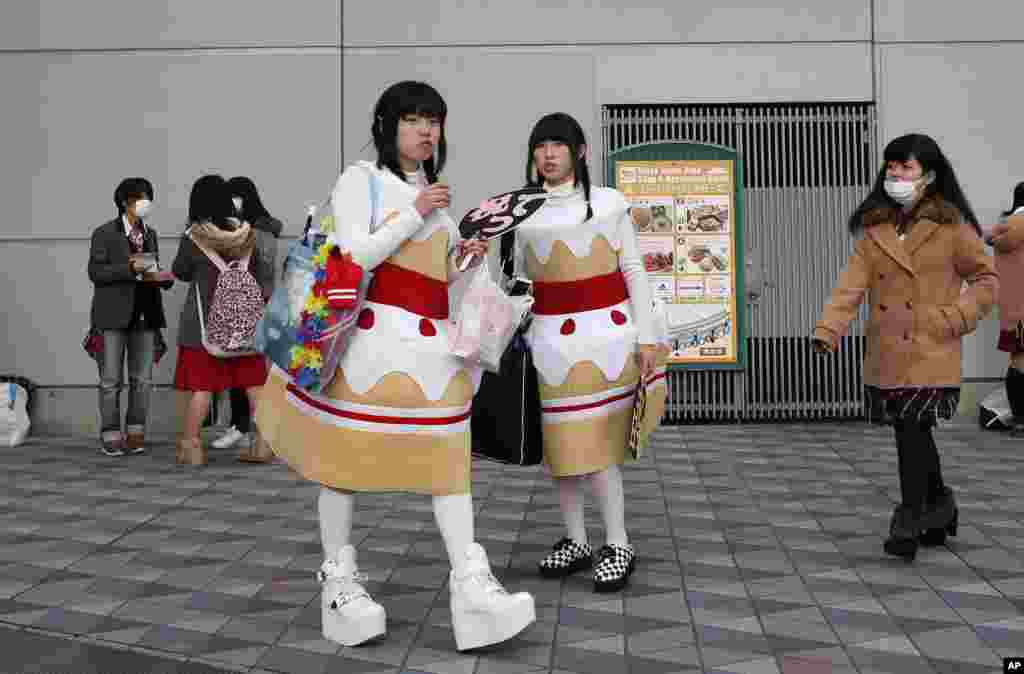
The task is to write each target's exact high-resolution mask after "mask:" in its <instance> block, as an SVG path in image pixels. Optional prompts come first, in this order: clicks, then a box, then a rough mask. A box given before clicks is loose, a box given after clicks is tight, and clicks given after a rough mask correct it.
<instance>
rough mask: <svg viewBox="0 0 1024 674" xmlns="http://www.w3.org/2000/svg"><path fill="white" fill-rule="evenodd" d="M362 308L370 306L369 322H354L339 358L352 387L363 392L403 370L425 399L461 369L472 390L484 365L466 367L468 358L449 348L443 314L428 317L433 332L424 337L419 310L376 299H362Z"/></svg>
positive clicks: (439, 391)
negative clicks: (361, 324)
mask: <svg viewBox="0 0 1024 674" xmlns="http://www.w3.org/2000/svg"><path fill="white" fill-rule="evenodd" d="M364 308H369V309H371V310H372V311H373V312H374V324H373V327H372V328H371V329H370V330H362V329H361V328H359V327H358V326H356V327H354V328H353V331H354V332H353V334H352V336H351V341H350V342H349V345H348V349H347V351H346V352H345V355H344V357H343V358H342V361H341V364H340V367H341V368H342V369H343V376H344V377H345V381H346V383H348V386H349V388H351V389H352V391H353V392H355V393H357V394H359V395H365V394H366V393H367V392H368V391H369V390H370V389H372V388H373V387H374V386H376V385H377V383H378V382H380V380H381V379H383V378H384V377H385V376H387V375H389V374H391V373H392V372H401V373H403V374H406V375H408V376H409V377H411V378H412V379H413V380H414V381H415V382H416V383H417V384H418V385H419V387H420V389H422V391H423V395H424V396H426V398H427V400H430V401H431V402H435V401H437V400H440V399H441V397H442V396H443V395H444V392H445V391H446V390H447V389H448V386H449V384H451V381H452V379H453V378H454V377H455V376H456V375H458V374H459V372H461V371H462V370H467V371H469V374H470V375H471V379H472V380H473V390H474V392H475V391H476V389H477V386H478V385H479V382H480V377H481V376H482V375H483V371H482V370H481V369H480V368H479V367H473V368H470V366H469V365H468V364H467V363H466V361H464V360H463V359H461V358H458V357H456V356H453V355H452V354H451V353H450V352H449V346H448V321H447V320H433V319H428V320H430V321H431V323H432V324H433V325H434V328H435V329H436V330H437V334H436V335H434V336H433V337H424V336H423V335H421V334H420V332H419V326H420V321H421V320H422V319H423V317H422V316H420V315H418V314H414V313H412V312H411V311H406V310H405V309H402V308H399V307H394V306H390V305H387V304H377V303H376V302H366V303H365V304H364Z"/></svg>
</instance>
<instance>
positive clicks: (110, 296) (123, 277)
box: [89, 178, 174, 456]
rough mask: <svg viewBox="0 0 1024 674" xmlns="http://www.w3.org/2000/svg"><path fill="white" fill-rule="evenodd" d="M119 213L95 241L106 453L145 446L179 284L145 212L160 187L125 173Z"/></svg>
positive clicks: (95, 323) (92, 261) (92, 267)
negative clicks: (124, 397) (163, 333)
mask: <svg viewBox="0 0 1024 674" xmlns="http://www.w3.org/2000/svg"><path fill="white" fill-rule="evenodd" d="M114 204H115V205H116V206H117V210H118V216H117V217H116V218H114V219H113V220H110V221H109V222H107V223H106V224H103V225H101V226H99V227H97V228H96V229H95V230H94V231H93V233H92V241H91V244H90V246H89V280H91V281H92V282H93V285H94V287H95V290H94V293H93V299H92V311H91V320H92V333H93V335H94V336H95V340H94V341H95V354H94V355H95V356H96V360H97V364H98V366H99V375H100V386H99V406H100V417H101V427H100V443H101V445H100V451H102V452H103V453H104V454H106V455H107V456H124V454H126V453H129V452H130V453H132V454H140V453H142V452H144V451H145V434H146V420H147V417H148V411H149V392H150V388H151V385H152V382H151V379H152V372H153V363H154V360H156V356H157V348H158V344H159V343H160V342H162V340H161V339H160V330H162V329H163V328H164V327H166V325H167V323H166V319H165V318H164V307H163V297H162V296H161V294H160V293H161V291H162V290H167V289H168V288H170V287H171V286H172V285H173V283H174V277H173V276H171V274H170V272H165V271H160V269H159V260H160V251H159V244H158V240H157V233H156V231H155V230H154V229H153V228H151V227H149V226H147V225H146V223H145V217H146V216H147V215H148V214H149V212H150V210H151V208H152V204H153V185H152V184H151V183H150V182H149V181H148V180H146V179H145V178H125V179H124V180H122V181H121V183H120V184H119V185H118V186H117V189H116V190H115V191H114ZM126 356H127V361H128V382H129V396H128V413H127V418H126V419H125V426H124V430H123V431H122V427H121V405H120V397H121V396H120V392H121V387H122V385H123V371H124V361H125V358H126Z"/></svg>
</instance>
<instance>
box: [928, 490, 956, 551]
mask: <svg viewBox="0 0 1024 674" xmlns="http://www.w3.org/2000/svg"><path fill="white" fill-rule="evenodd" d="M959 520H960V509H959V508H957V505H956V497H955V496H954V495H953V490H952V489H950V488H949V487H945V488H944V489H943V495H942V497H941V499H940V500H939V502H938V503H934V504H932V505H929V506H928V507H927V508H925V511H924V513H923V514H922V515H921V527H922V528H923V529H924V533H922V534H921V539H920V542H921V545H923V546H926V547H931V546H938V545H945V544H946V536H956V530H957V526H958V525H959Z"/></svg>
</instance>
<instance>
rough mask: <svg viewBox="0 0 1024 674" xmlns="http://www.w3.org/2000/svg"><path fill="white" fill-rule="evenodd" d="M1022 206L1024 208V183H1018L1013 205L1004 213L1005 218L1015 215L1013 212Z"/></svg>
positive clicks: (1014, 189) (1014, 191)
mask: <svg viewBox="0 0 1024 674" xmlns="http://www.w3.org/2000/svg"><path fill="white" fill-rule="evenodd" d="M1021 206H1024V182H1020V183H1017V186H1016V187H1014V188H1013V205H1012V206H1010V210H1008V211H1006V212H1004V213H1003V217H1009V216H1011V215H1013V212H1014V211H1015V210H1017V209H1018V208H1020V207H1021Z"/></svg>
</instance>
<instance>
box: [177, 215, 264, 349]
mask: <svg viewBox="0 0 1024 674" xmlns="http://www.w3.org/2000/svg"><path fill="white" fill-rule="evenodd" d="M255 232H256V246H255V248H254V249H253V252H252V255H251V256H250V257H249V272H250V273H252V275H253V277H254V278H255V279H256V283H258V284H259V286H260V288H261V289H262V290H263V296H264V298H269V297H270V295H271V293H272V292H273V289H274V262H275V261H274V257H273V254H274V251H275V250H276V243H275V242H274V238H273V237H272V236H271V235H270V234H267V233H265V232H263V231H261V230H258V229H256V230H255ZM171 271H172V272H173V273H174V276H175V278H177V279H178V280H179V281H184V282H185V283H188V284H189V287H188V295H187V296H186V297H185V304H184V305H183V306H182V307H181V322H180V324H179V325H178V344H179V345H180V346H191V347H202V345H203V334H202V330H201V328H200V327H199V311H198V306H197V304H196V292H197V289H198V292H201V293H202V299H203V309H204V311H205V312H209V311H210V305H211V304H212V302H213V290H214V288H216V287H217V279H218V277H219V276H220V271H219V270H218V269H217V267H216V266H215V265H214V264H213V262H211V261H210V258H208V257H206V254H205V253H203V251H201V250H199V247H198V246H196V244H195V243H194V242H193V241H192V239H190V238H189V237H188V235H185V236H183V237H182V238H181V243H180V244H179V246H178V255H177V256H176V257H175V258H174V264H173V265H172V266H171Z"/></svg>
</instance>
